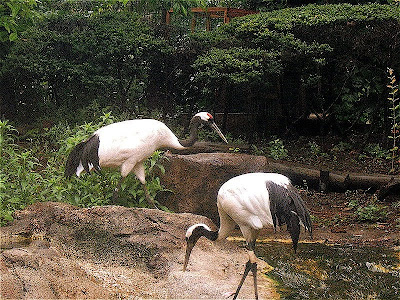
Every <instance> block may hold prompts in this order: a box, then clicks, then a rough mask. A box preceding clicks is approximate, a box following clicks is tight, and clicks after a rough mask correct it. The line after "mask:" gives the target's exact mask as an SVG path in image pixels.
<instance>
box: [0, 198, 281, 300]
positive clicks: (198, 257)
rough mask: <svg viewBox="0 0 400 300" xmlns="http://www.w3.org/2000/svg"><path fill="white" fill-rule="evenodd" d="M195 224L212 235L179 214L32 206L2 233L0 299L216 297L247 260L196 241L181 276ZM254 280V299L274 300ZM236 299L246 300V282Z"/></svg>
mask: <svg viewBox="0 0 400 300" xmlns="http://www.w3.org/2000/svg"><path fill="white" fill-rule="evenodd" d="M199 222H201V223H206V224H208V225H209V226H210V227H214V228H215V225H214V224H213V223H212V222H211V221H210V220H209V219H207V218H206V217H202V216H196V215H193V214H187V213H181V214H173V213H167V212H163V211H160V210H154V209H140V208H125V207H120V206H103V207H93V208H77V207H74V206H71V205H69V204H64V203H55V202H46V203H36V204H34V205H31V206H29V207H28V208H26V209H25V210H23V211H19V212H17V213H16V214H15V220H14V221H13V222H12V223H11V224H10V225H8V226H5V227H3V228H2V231H1V242H2V245H1V247H2V249H4V250H2V252H1V255H0V274H1V288H0V291H1V295H0V298H1V299H27V298H30V299H32V298H46V299H55V298H58V299H61V298H63V299H71V298H73V299H77V298H78V299H94V298H96V299H105V298H107V299H114V298H118V299H121V298H137V297H139V298H180V299H182V298H186V299H193V298H214V299H216V298H221V297H222V296H223V295H224V294H225V293H226V292H233V291H235V289H236V286H237V284H238V282H239V281H240V277H241V274H242V272H243V269H244V264H245V262H246V261H247V259H248V258H247V254H246V251H245V250H244V249H243V248H242V247H240V246H241V244H240V243H234V242H229V241H221V242H216V243H213V242H210V241H208V240H207V239H204V238H202V239H200V240H199V242H198V245H196V247H195V249H194V250H193V252H192V257H191V260H190V262H189V266H188V271H187V272H183V271H182V267H183V260H184V254H185V232H186V229H187V227H189V226H190V225H192V224H195V223H199ZM260 265H262V262H261V264H260ZM259 280H260V282H259V292H260V297H262V298H267V299H271V298H274V297H276V295H275V292H274V289H273V287H272V286H273V284H272V283H271V282H270V281H269V280H268V279H267V278H265V277H263V276H259ZM240 297H243V298H252V297H254V294H253V286H252V280H251V278H250V279H247V280H246V282H245V285H244V286H243V289H242V291H241V293H240Z"/></svg>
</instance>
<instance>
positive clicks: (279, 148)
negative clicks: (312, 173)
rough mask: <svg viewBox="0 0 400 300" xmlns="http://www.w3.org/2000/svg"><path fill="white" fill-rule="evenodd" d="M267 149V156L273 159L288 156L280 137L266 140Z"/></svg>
mask: <svg viewBox="0 0 400 300" xmlns="http://www.w3.org/2000/svg"><path fill="white" fill-rule="evenodd" d="M267 150H268V152H269V156H270V157H272V158H273V159H283V158H285V157H287V156H288V151H287V149H286V148H285V146H284V144H283V141H282V140H281V139H274V140H272V141H270V142H268V147H267Z"/></svg>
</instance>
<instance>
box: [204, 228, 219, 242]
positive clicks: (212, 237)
mask: <svg viewBox="0 0 400 300" xmlns="http://www.w3.org/2000/svg"><path fill="white" fill-rule="evenodd" d="M204 237H206V238H207V239H209V240H210V241H215V240H217V238H218V231H212V230H205V231H204Z"/></svg>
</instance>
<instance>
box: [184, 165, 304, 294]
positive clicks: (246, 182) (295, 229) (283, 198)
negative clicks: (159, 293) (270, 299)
mask: <svg viewBox="0 0 400 300" xmlns="http://www.w3.org/2000/svg"><path fill="white" fill-rule="evenodd" d="M217 206H218V213H219V218H220V227H219V229H218V230H217V231H212V230H211V229H210V228H209V227H208V226H207V225H205V224H195V225H193V226H191V227H189V229H188V230H187V232H186V255H185V261H184V265H183V271H185V270H186V268H187V265H188V262H189V257H190V253H191V252H192V249H193V247H194V245H195V244H196V242H197V240H198V239H199V238H200V237H202V236H204V237H206V238H207V239H209V240H211V241H216V240H221V239H225V238H226V237H227V236H228V235H229V233H230V232H231V231H232V230H233V229H234V228H235V226H236V224H237V225H239V227H240V230H241V232H242V234H243V236H244V238H245V239H246V243H247V250H248V254H249V260H248V262H247V263H246V267H245V271H244V274H243V277H242V279H241V281H240V283H239V286H238V288H237V290H236V292H235V294H234V298H233V299H236V297H237V296H238V294H239V291H240V288H241V287H242V285H243V282H244V280H245V279H246V277H247V274H248V273H249V271H250V270H251V271H252V273H253V278H254V292H255V297H256V299H257V298H258V292H257V277H256V274H257V258H256V256H255V254H254V249H255V243H256V239H257V236H258V234H259V232H260V230H261V229H262V228H264V227H266V226H271V225H273V226H274V228H275V229H276V225H279V226H281V225H282V224H286V225H287V230H288V231H289V233H290V236H291V238H292V242H293V248H294V251H295V252H296V250H297V243H298V241H299V235H300V224H301V225H303V226H304V227H305V229H306V230H307V231H308V232H309V233H310V235H311V236H312V228H311V219H310V215H309V212H308V210H307V208H306V207H305V204H304V202H303V200H302V199H301V197H300V195H299V193H298V192H297V190H296V189H295V188H294V187H293V185H292V184H291V183H290V180H289V178H287V177H286V176H283V175H281V174H276V173H249V174H244V175H240V176H237V177H234V178H232V179H230V180H228V181H227V182H225V183H224V184H223V185H222V186H221V188H220V189H219V191H218V197H217Z"/></svg>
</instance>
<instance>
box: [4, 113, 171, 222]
mask: <svg viewBox="0 0 400 300" xmlns="http://www.w3.org/2000/svg"><path fill="white" fill-rule="evenodd" d="M114 120H115V119H114V117H113V116H112V115H111V113H106V114H104V115H103V116H102V117H100V118H99V119H98V120H96V121H93V122H88V123H85V124H82V125H77V126H75V127H72V128H71V127H69V126H68V125H65V124H64V125H63V124H58V125H55V126H53V127H52V128H51V129H50V130H49V131H48V132H44V133H42V134H41V135H40V136H37V137H38V138H41V139H42V143H41V145H40V146H38V145H35V143H31V144H30V145H29V149H25V148H23V147H21V146H18V145H17V144H14V143H13V141H14V140H16V139H17V136H16V135H15V129H14V128H13V127H12V126H11V125H9V124H8V122H7V121H1V122H0V141H2V142H1V144H0V146H1V147H0V149H1V155H0V169H1V170H2V172H1V173H0V224H5V223H6V222H7V221H10V220H11V219H12V213H13V211H14V210H16V209H23V208H24V207H25V206H27V205H29V204H32V203H35V202H39V201H60V202H67V203H70V204H73V205H77V206H80V207H91V206H94V205H105V204H119V205H125V206H128V207H132V206H134V207H146V205H147V202H146V200H145V196H144V193H143V189H142V187H141V184H140V183H139V181H138V180H137V179H136V177H135V176H134V175H130V176H128V177H127V178H126V180H125V181H124V182H123V184H122V186H121V189H120V193H119V194H118V196H119V197H118V199H117V200H116V202H111V199H112V195H113V192H114V189H115V187H116V185H117V183H118V181H119V180H120V178H121V175H120V173H119V171H118V170H115V171H109V170H104V171H103V172H102V174H101V175H97V174H92V175H87V174H84V175H82V176H81V177H80V178H77V177H75V176H74V177H72V178H71V179H69V180H66V179H65V178H64V170H63V167H60V166H63V165H64V164H65V161H66V158H67V155H68V153H69V152H70V150H71V149H72V147H74V146H75V145H76V144H77V143H78V142H80V141H82V140H83V139H85V138H87V137H88V136H89V135H90V134H91V133H93V132H94V131H95V130H96V129H98V128H99V127H101V126H104V125H107V124H110V123H112V122H113V121H114ZM55 149H58V150H55ZM161 157H162V153H161V152H155V153H154V154H153V156H152V157H151V158H150V159H149V160H148V161H147V162H146V179H147V188H148V191H149V194H150V196H152V197H153V198H154V197H155V195H156V194H157V192H158V191H161V190H163V187H162V185H161V183H160V180H159V178H158V175H159V174H160V172H162V173H163V172H165V170H164V167H163V166H162V164H161ZM162 208H164V209H166V208H165V207H162Z"/></svg>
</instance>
